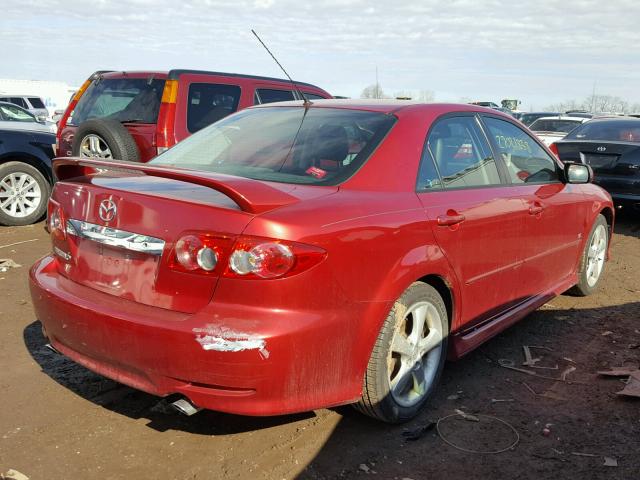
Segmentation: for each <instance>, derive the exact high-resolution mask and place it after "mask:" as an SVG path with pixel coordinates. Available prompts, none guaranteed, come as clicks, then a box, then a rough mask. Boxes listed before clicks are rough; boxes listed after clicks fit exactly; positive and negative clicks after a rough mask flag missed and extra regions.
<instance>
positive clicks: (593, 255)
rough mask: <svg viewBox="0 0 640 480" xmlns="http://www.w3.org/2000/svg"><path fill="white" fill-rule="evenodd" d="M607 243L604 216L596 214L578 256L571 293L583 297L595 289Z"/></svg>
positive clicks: (606, 225) (607, 228)
mask: <svg viewBox="0 0 640 480" xmlns="http://www.w3.org/2000/svg"><path fill="white" fill-rule="evenodd" d="M608 245H609V226H608V224H607V220H606V219H605V218H604V216H602V215H598V216H597V217H596V220H595V222H593V226H592V227H591V233H590V234H589V238H588V239H587V243H586V244H585V247H584V251H583V252H582V257H581V258H580V268H579V270H578V283H577V284H576V285H575V286H574V287H573V288H572V289H571V290H570V292H571V293H573V294H575V295H579V296H581V297H584V296H587V295H591V294H592V293H593V292H594V291H595V290H596V288H597V287H598V284H599V283H600V277H601V276H602V271H603V270H604V262H605V257H606V255H607V247H608Z"/></svg>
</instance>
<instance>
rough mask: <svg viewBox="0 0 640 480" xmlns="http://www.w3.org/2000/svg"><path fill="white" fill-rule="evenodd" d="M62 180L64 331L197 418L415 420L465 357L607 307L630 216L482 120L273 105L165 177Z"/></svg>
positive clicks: (189, 150)
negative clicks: (512, 328) (595, 295)
mask: <svg viewBox="0 0 640 480" xmlns="http://www.w3.org/2000/svg"><path fill="white" fill-rule="evenodd" d="M55 172H56V175H57V178H58V179H59V181H58V183H57V184H56V186H55V189H54V191H53V194H52V197H51V200H50V203H49V210H48V228H49V230H50V233H51V240H52V244H53V249H52V253H51V254H50V255H48V256H46V257H44V258H42V259H41V260H39V261H38V262H37V263H36V264H35V265H34V266H33V268H32V269H31V274H30V278H31V291H32V296H33V302H34V305H35V310H36V313H37V316H38V318H39V319H40V320H41V321H42V324H43V327H44V332H45V335H46V336H47V337H48V339H49V342H50V343H51V345H52V347H53V348H55V349H56V350H58V351H60V352H61V353H63V354H64V355H66V356H68V357H69V358H71V359H73V360H74V361H76V362H77V363H79V364H82V365H84V366H86V367H87V368H89V369H91V370H93V371H95V372H98V373H100V374H102V375H104V376H106V377H110V378H112V379H114V380H117V381H119V382H122V383H124V384H126V385H130V386H132V387H134V388H137V389H140V390H144V391H146V392H149V393H152V394H155V395H159V396H167V395H173V398H179V400H177V402H176V405H177V406H181V407H182V409H183V410H184V411H187V412H194V411H197V409H198V408H206V409H213V410H220V411H224V412H232V413H237V414H247V415H274V414H283V413H288V412H298V411H304V410H310V409H314V408H319V407H327V406H331V405H340V404H347V403H355V404H356V406H357V408H358V409H359V410H360V411H362V412H363V413H365V414H368V415H371V416H373V417H375V418H378V419H380V420H383V421H387V422H400V421H405V420H407V419H409V418H411V417H413V416H414V415H416V414H417V413H418V412H419V410H420V408H422V407H423V406H424V405H425V403H426V402H427V400H428V399H429V397H430V396H431V394H432V393H433V391H434V389H435V387H436V384H437V382H438V378H439V376H440V373H441V371H442V368H443V365H444V362H445V359H446V358H447V357H449V358H458V357H460V356H462V355H464V354H466V353H467V352H469V351H470V350H472V349H473V348H475V347H476V346H478V345H479V344H481V343H482V342H484V341H485V340H487V339H489V338H490V337H492V336H494V335H495V334H496V333H498V332H499V331H501V330H503V329H504V328H506V327H507V326H509V325H511V324H513V323H514V322H515V321H517V320H519V319H521V318H523V317H524V316H526V315H527V314H528V313H529V312H531V311H532V310H534V309H535V308H537V307H539V306H540V305H542V304H543V303H545V302H547V301H548V300H549V299H550V298H552V297H553V296H554V295H558V294H560V293H562V292H564V291H565V290H568V289H570V288H573V290H574V291H575V292H576V293H578V294H580V295H587V294H589V293H591V292H592V291H593V290H594V289H595V288H596V287H597V285H598V283H599V280H600V277H601V273H602V270H603V266H604V262H605V258H606V256H607V252H608V245H609V239H610V235H611V231H612V226H613V218H614V213H613V208H612V203H611V198H610V197H609V195H608V194H607V193H606V192H605V191H604V190H602V189H601V188H600V187H598V186H595V185H593V184H592V183H590V182H591V178H592V173H591V171H590V169H589V167H588V166H587V165H582V164H573V163H568V164H566V165H562V164H561V163H560V162H559V161H558V160H557V159H556V158H555V157H554V156H553V155H552V154H551V153H550V152H549V151H548V150H547V148H546V147H544V146H543V145H542V144H541V143H540V142H539V141H538V140H537V139H536V138H535V137H533V136H532V135H531V134H530V133H529V132H528V131H527V130H525V129H524V128H523V127H522V126H521V125H520V124H519V123H518V122H517V121H515V120H513V119H512V118H510V117H508V116H506V115H503V114H501V113H499V112H496V111H494V110H489V109H484V108H482V107H478V106H474V105H435V104H433V105H424V104H422V105H420V104H409V103H406V102H392V103H378V102H375V103H374V102H366V101H357V102H353V101H337V100H323V101H318V102H315V103H314V104H312V105H310V106H309V105H302V104H301V103H299V102H296V103H294V102H292V103H281V104H275V105H269V106H263V107H255V108H250V109H248V110H245V111H242V112H240V113H237V114H235V115H232V116H229V117H227V118H225V119H224V120H222V121H220V122H217V123H215V124H213V125H211V126H209V127H207V128H206V129H204V130H202V131H200V132H199V133H197V134H195V135H193V136H192V137H190V138H188V139H186V140H185V141H183V142H181V143H179V144H178V145H176V146H175V147H173V148H171V149H170V150H169V151H167V152H166V153H164V154H162V155H160V156H159V157H157V158H156V159H155V160H153V161H151V162H150V163H149V164H139V163H128V162H109V161H93V160H87V159H80V158H75V159H74V158H65V159H59V160H57V161H56V162H55Z"/></svg>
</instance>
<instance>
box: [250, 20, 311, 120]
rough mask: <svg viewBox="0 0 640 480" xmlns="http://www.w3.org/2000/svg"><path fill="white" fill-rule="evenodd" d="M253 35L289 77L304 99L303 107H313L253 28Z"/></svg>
mask: <svg viewBox="0 0 640 480" xmlns="http://www.w3.org/2000/svg"><path fill="white" fill-rule="evenodd" d="M251 33H253V34H254V35H255V36H256V38H257V39H258V41H259V42H260V43H261V44H262V46H263V47H264V49H265V50H266V51H267V53H268V54H269V55H271V58H273V60H274V61H275V62H276V63H277V64H278V66H279V67H280V69H281V70H282V71H283V72H284V74H285V75H286V76H287V78H288V79H289V81H290V82H291V85H292V86H293V89H294V90H295V91H296V92H298V95H300V96H301V97H302V99H303V103H302V104H303V105H304V107H305V108H308V107H310V106H311V105H312V103H311V102H310V101H309V99H308V98H307V97H306V96H305V94H304V93H302V90H300V88H299V87H298V85H296V84H295V82H294V81H293V80H292V79H291V77H290V76H289V74H288V73H287V71H286V70H285V69H284V67H283V66H282V65H280V62H279V61H278V59H277V58H276V57H275V56H274V55H273V53H271V50H269V47H267V46H266V45H265V44H264V42H263V41H262V39H261V38H260V37H259V36H258V34H257V33H256V31H255V30H254V29H253V28H252V29H251Z"/></svg>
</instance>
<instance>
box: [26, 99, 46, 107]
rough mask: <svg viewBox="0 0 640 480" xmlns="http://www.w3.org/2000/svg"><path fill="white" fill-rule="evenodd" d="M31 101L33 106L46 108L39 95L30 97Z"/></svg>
mask: <svg viewBox="0 0 640 480" xmlns="http://www.w3.org/2000/svg"><path fill="white" fill-rule="evenodd" d="M29 103H30V104H31V106H32V107H33V108H45V106H44V103H42V100H41V99H40V98H38V97H29Z"/></svg>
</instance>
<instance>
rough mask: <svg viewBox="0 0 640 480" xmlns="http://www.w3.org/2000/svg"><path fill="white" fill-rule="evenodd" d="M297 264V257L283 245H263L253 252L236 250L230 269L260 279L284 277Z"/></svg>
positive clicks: (231, 258) (232, 255)
mask: <svg viewBox="0 0 640 480" xmlns="http://www.w3.org/2000/svg"><path fill="white" fill-rule="evenodd" d="M294 264H295V255H294V254H293V252H292V251H291V249H290V248H289V247H287V246H286V245H283V244H281V243H273V242H272V243H261V244H259V245H256V246H255V247H253V248H252V249H251V250H243V249H239V250H234V252H233V253H232V254H231V257H230V258H229V268H230V269H231V270H232V271H233V272H234V273H236V274H238V275H248V274H250V273H252V274H254V275H257V276H258V277H260V278H276V277H282V276H283V275H285V274H286V273H287V272H289V270H291V269H292V268H293V266H294Z"/></svg>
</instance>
